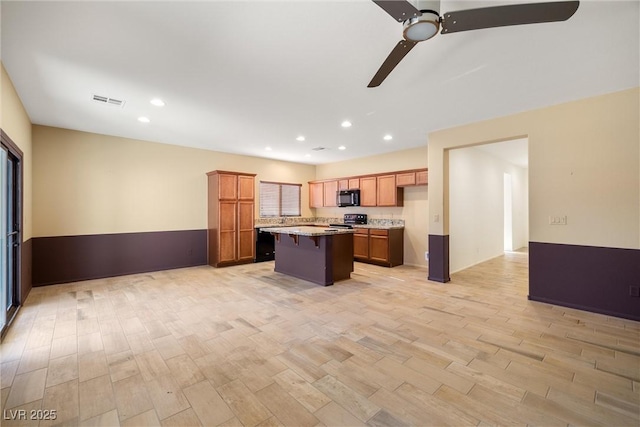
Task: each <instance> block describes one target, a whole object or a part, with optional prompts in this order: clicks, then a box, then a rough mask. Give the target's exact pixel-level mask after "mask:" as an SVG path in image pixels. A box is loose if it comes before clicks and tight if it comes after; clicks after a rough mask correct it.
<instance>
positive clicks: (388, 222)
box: [255, 217, 404, 227]
mask: <svg viewBox="0 0 640 427" xmlns="http://www.w3.org/2000/svg"><path fill="white" fill-rule="evenodd" d="M342 223H344V219H343V218H341V217H310V218H302V217H277V218H256V220H255V224H256V225H271V224H277V225H285V226H287V225H290V226H294V225H300V224H327V225H329V224H342ZM367 224H368V225H372V226H380V227H404V219H387V218H371V217H369V218H368V220H367Z"/></svg>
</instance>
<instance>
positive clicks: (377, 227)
mask: <svg viewBox="0 0 640 427" xmlns="http://www.w3.org/2000/svg"><path fill="white" fill-rule="evenodd" d="M351 226H352V227H353V228H375V229H378V230H391V229H392V228H399V229H400V228H404V225H371V224H351Z"/></svg>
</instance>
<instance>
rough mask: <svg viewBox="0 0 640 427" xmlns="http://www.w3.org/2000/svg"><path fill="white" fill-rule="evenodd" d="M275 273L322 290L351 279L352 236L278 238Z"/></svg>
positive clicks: (276, 235) (278, 236)
mask: <svg viewBox="0 0 640 427" xmlns="http://www.w3.org/2000/svg"><path fill="white" fill-rule="evenodd" d="M275 237H276V238H275V247H276V262H275V271H276V272H278V273H282V274H288V275H290V276H293V277H297V278H299V279H303V280H308V281H309V282H313V283H317V284H319V285H323V286H329V285H333V283H334V282H337V281H340V280H345V279H349V278H351V272H352V271H353V236H352V235H351V234H335V235H329V236H299V235H290V234H284V233H281V234H275Z"/></svg>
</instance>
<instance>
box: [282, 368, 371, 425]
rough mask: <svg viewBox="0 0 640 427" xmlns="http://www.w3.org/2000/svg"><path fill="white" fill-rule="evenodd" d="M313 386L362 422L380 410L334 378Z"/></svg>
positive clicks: (326, 377) (328, 377) (323, 380)
mask: <svg viewBox="0 0 640 427" xmlns="http://www.w3.org/2000/svg"><path fill="white" fill-rule="evenodd" d="M313 386H314V387H316V388H317V389H318V390H320V391H321V392H323V393H324V394H326V395H327V396H329V397H330V398H331V399H332V400H333V401H334V402H337V403H339V404H340V406H342V407H343V408H345V409H346V410H348V411H349V412H351V413H352V414H353V415H354V416H355V417H356V418H358V419H359V420H360V421H362V422H367V420H368V419H369V418H371V417H373V416H374V415H375V414H376V412H378V411H379V410H380V407H379V406H378V405H376V404H374V403H373V402H371V401H370V400H368V399H367V398H366V397H364V396H362V395H360V394H358V393H356V392H354V391H353V390H352V389H351V388H349V387H347V386H345V385H344V383H342V382H340V381H338V380H336V379H335V378H333V377H332V376H329V375H327V376H325V377H323V378H321V379H319V380H318V381H316V382H315V383H313ZM276 416H277V414H276Z"/></svg>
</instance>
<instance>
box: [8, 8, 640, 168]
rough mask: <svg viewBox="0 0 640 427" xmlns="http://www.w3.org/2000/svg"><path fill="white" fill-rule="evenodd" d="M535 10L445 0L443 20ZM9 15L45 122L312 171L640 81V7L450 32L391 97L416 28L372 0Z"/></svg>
mask: <svg viewBox="0 0 640 427" xmlns="http://www.w3.org/2000/svg"><path fill="white" fill-rule="evenodd" d="M531 1H535V0H531ZM523 2H526V1H522V0H513V1H500V2H490V1H471V2H469V1H467V2H460V1H446V0H442V3H441V8H440V12H441V14H442V13H444V12H447V11H454V10H461V9H469V8H474V7H483V6H487V5H496V4H510V3H523ZM1 15H2V29H1V31H2V42H1V43H2V44H1V51H0V53H1V55H2V56H1V58H2V61H3V63H4V65H5V68H6V69H7V71H8V73H9V75H10V77H11V79H12V81H13V83H14V86H15V87H16V90H17V91H18V94H19V96H20V98H21V99H22V101H23V103H24V106H25V108H26V110H27V112H28V114H29V117H30V118H31V121H32V122H33V123H36V124H42V125H49V126H57V127H63V128H69V129H77V130H82V131H88V132H95V133H102V134H109V135H117V136H124V137H129V138H136V139H142V140H148V141H156V142H163V143H168V144H178V145H185V146H190V147H198V148H205V149H210V150H216V151H225V152H232V153H239V154H245V155H253V156H260V157H267V158H274V159H282V160H290V161H295V162H301V163H310V164H321V163H327V162H334V161H341V160H347V159H351V158H356V157H363V156H368V155H373V154H380V153H384V152H389V151H395V150H400V149H407V148H412V147H418V146H424V145H425V144H427V134H428V132H431V131H434V130H437V129H443V128H448V127H451V126H456V125H460V124H464V123H469V122H474V121H478V120H483V119H488V118H492V117H497V116H503V115H507V114H512V113H515V112H519V111H525V110H530V109H535V108H540V107H544V106H548V105H553V104H558V103H562V102H566V101H570V100H574V99H580V98H584V97H589V96H594V95H598V94H603V93H609V92H613V91H617V90H622V89H626V88H630V87H635V86H638V85H639V84H640V83H639V76H640V70H639V64H640V58H639V51H640V45H639V41H638V40H639V34H640V28H639V22H640V11H639V2H637V1H635V0H632V1H628V2H616V1H583V2H581V4H580V7H579V9H578V11H577V12H576V14H575V15H574V16H573V17H572V18H571V19H569V20H568V21H566V22H561V23H550V24H536V25H525V26H518V27H505V28H496V29H489V30H480V31H470V32H464V33H456V34H451V35H437V36H436V37H435V38H434V39H432V40H429V41H426V42H423V43H421V44H419V45H418V46H416V48H415V49H413V50H412V51H411V53H410V54H409V55H408V56H407V57H406V58H405V59H404V61H403V62H402V63H400V64H399V66H398V67H397V68H396V69H395V70H394V72H393V73H391V75H390V77H389V78H388V79H387V80H386V81H385V82H384V83H383V84H382V85H381V86H380V87H378V88H367V84H368V83H369V80H370V79H371V77H372V76H373V75H374V73H375V72H376V71H377V69H378V67H379V66H380V64H381V63H382V61H383V60H384V59H385V58H386V56H387V55H388V54H389V52H390V51H391V49H392V48H393V47H394V46H395V44H396V43H397V42H398V41H399V40H400V37H401V26H400V24H398V23H396V22H395V21H394V20H393V19H392V18H391V17H390V16H388V15H387V14H386V13H385V12H384V11H383V10H382V9H381V8H379V7H378V6H376V5H375V4H374V3H373V2H371V1H370V0H351V1H304V0H298V1H281V2H276V1H268V0H266V1H265V0H262V1H257V0H256V1H233V2H231V1H200V2H184V1H163V2H155V1H142V2H127V1H120V2H112V1H109V2H89V1H83V2H60V1H46V2H7V1H2V2H1ZM94 94H98V95H104V96H108V97H112V98H117V99H123V100H125V101H126V104H125V106H124V108H116V107H108V106H105V105H99V104H98V103H96V102H94V101H92V95H94ZM153 97H161V98H162V99H164V100H165V102H166V106H165V107H162V108H158V107H154V106H152V105H150V104H149V100H150V99H151V98H153ZM143 115H144V116H148V117H149V118H150V119H151V122H150V123H148V124H142V123H139V122H138V121H137V118H138V117H139V116H143ZM345 119H349V120H351V121H352V122H353V126H352V127H351V128H349V129H343V128H341V127H340V123H341V122H342V121H343V120H345ZM387 133H389V134H391V135H393V140H392V141H390V142H387V141H384V140H383V139H382V137H383V135H385V134H387ZM298 135H304V136H305V137H306V141H304V142H297V141H296V137H297V136H298ZM340 145H344V146H346V150H344V151H340V150H338V149H337V148H338V146H340ZM267 146H269V147H271V148H272V150H271V151H266V150H265V147H267ZM314 147H326V150H324V151H319V152H316V151H313V150H312V148H314ZM309 154H310V155H311V157H305V155H309Z"/></svg>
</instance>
